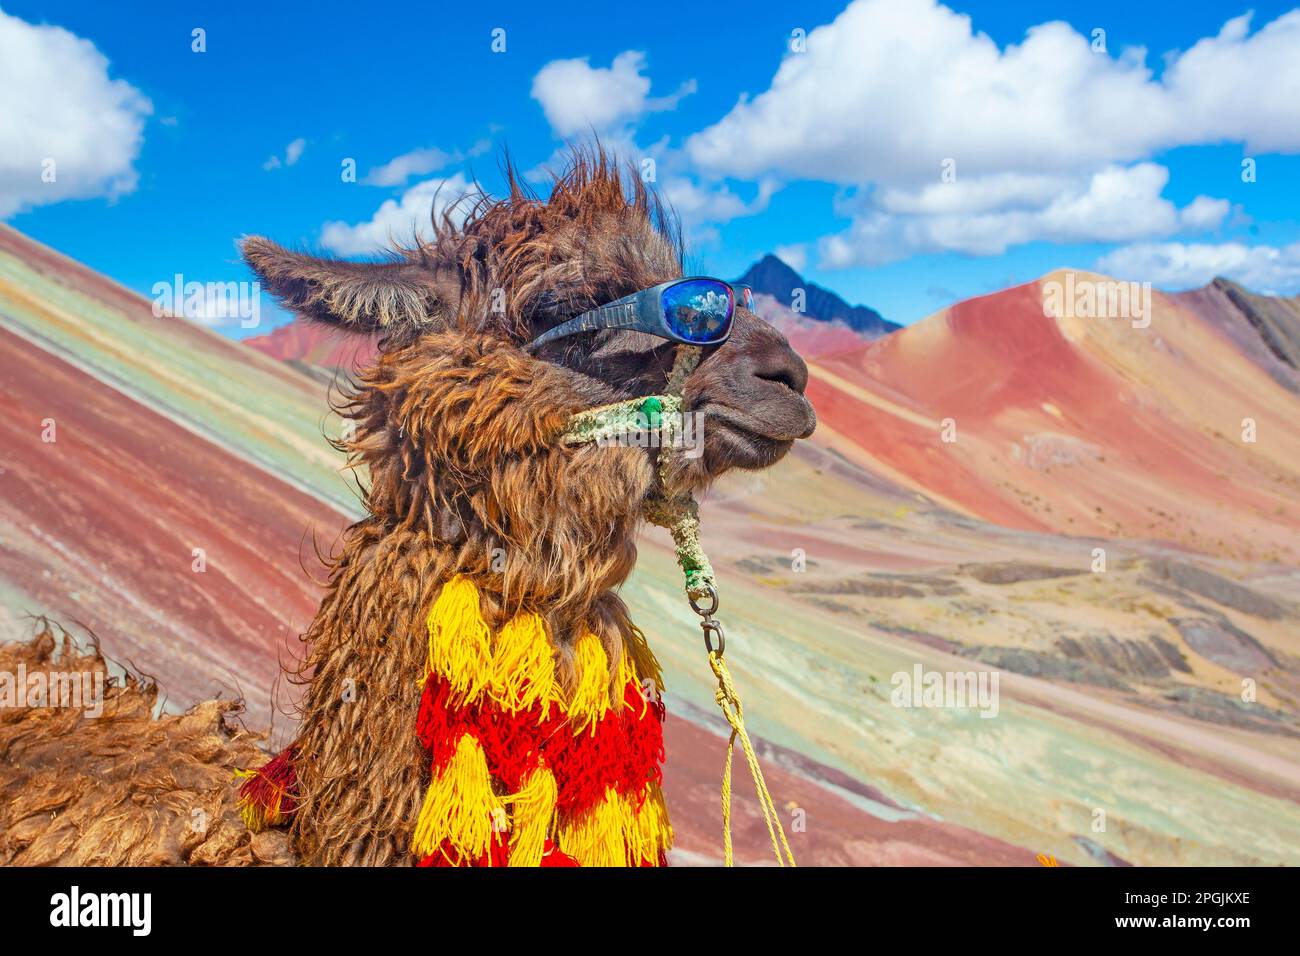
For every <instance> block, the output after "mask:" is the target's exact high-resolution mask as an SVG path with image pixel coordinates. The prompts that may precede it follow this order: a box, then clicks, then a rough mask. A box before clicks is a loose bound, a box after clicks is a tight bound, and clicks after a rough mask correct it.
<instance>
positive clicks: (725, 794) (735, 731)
mask: <svg viewBox="0 0 1300 956" xmlns="http://www.w3.org/2000/svg"><path fill="white" fill-rule="evenodd" d="M709 667H711V668H712V669H713V676H714V677H716V678H717V679H718V691H717V693H716V694H715V695H714V699H715V700H717V702H718V708H719V709H720V710H721V711H722V716H723V717H725V718H726V719H727V723H728V724H730V725H731V739H730V740H728V741H727V763H726V767H725V768H724V769H723V771H722V853H723V859H724V860H725V861H726V864H727V866H735V861H734V859H733V857H732V849H731V755H732V753H733V752H734V751H735V748H736V740H737V739H739V740H740V746H741V749H742V750H744V751H745V762H746V763H748V764H749V772H750V775H751V776H753V778H754V789H755V790H756V791H757V792H758V805H759V808H760V809H761V810H762V811H763V822H764V823H766V824H767V835H768V837H769V839H771V841H772V852H773V853H774V854H776V865H777V866H785V865H786V863H787V861H789V865H790V866H796V865H797V864H796V863H795V862H794V854H793V853H791V852H790V844H789V843H787V842H786V839H785V828H784V827H782V826H781V818H780V817H779V816H778V815H777V811H776V804H775V803H774V802H773V800H772V794H771V793H769V792H768V789H767V782H766V781H765V780H764V779H763V768H762V767H761V766H759V763H758V755H757V754H756V753H754V745H753V744H752V743H750V741H749V734H748V733H747V732H746V731H745V709H744V707H743V706H741V703H740V695H739V694H737V693H736V685H735V684H734V683H732V680H731V672H730V671H729V670H727V665H726V663H725V662H724V661H723V659H722V655H721V654H719V653H718V652H717V651H711V652H710V653H709ZM778 837H779V838H780V843H779V844H778V843H777V839H778ZM783 853H784V855H783Z"/></svg>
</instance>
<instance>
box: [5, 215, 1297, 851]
mask: <svg viewBox="0 0 1300 956" xmlns="http://www.w3.org/2000/svg"><path fill="white" fill-rule="evenodd" d="M1079 275H1082V274H1079ZM1062 277H1063V275H1062V274H1054V275H1053V276H1046V277H1044V279H1043V280H1042V281H1041V282H1039V283H1031V284H1029V285H1028V286H1023V287H1018V288H1015V289H1008V290H1004V291H1003V292H1000V293H997V294H995V295H993V296H988V297H984V298H982V299H975V300H971V301H969V302H965V303H960V304H958V305H957V306H955V307H953V308H951V309H948V310H945V311H944V312H941V313H938V314H936V315H934V316H931V317H929V318H928V319H925V320H923V321H922V322H919V323H917V324H916V325H914V326H910V327H908V328H907V329H904V330H900V331H898V332H895V333H893V334H891V335H888V336H886V337H884V338H882V339H880V340H878V341H875V342H870V343H868V342H865V341H863V340H862V339H861V337H860V336H858V335H857V333H854V332H852V331H851V330H849V329H847V327H846V326H842V325H838V324H834V323H833V324H832V325H833V326H834V327H835V328H838V329H840V330H842V331H843V333H844V334H846V335H849V336H852V337H853V342H852V343H851V346H852V347H851V348H849V349H848V350H847V351H840V352H838V353H836V352H835V350H833V349H832V350H829V351H827V352H825V353H822V354H820V355H814V356H813V357H812V358H811V361H810V375H811V382H810V386H809V389H810V394H811V396H812V398H813V401H814V403H815V404H816V405H817V408H818V414H819V417H820V419H821V424H820V426H819V429H818V433H817V435H816V436H814V438H813V439H812V440H811V441H809V442H802V443H799V444H798V445H797V446H796V447H795V449H794V450H793V452H792V453H791V454H790V456H789V457H788V458H787V459H786V460H785V461H783V462H782V463H781V464H780V465H778V466H777V467H776V468H773V469H772V470H770V471H768V472H765V473H763V474H762V475H750V474H737V475H733V476H730V477H729V478H728V479H726V480H724V481H722V482H719V483H718V485H717V486H716V487H715V488H713V489H712V490H711V491H710V493H709V495H708V497H707V499H706V500H705V501H703V502H702V532H701V533H702V539H703V543H704V546H705V547H706V548H707V550H708V552H709V555H710V557H711V559H712V561H713V564H714V566H715V568H716V569H717V572H718V578H719V582H720V590H721V604H722V606H721V611H720V616H721V617H722V618H723V619H724V620H725V622H726V627H727V635H728V638H729V640H728V656H727V660H728V663H729V665H730V668H731V670H732V672H733V675H734V677H735V681H736V685H737V687H738V688H739V689H740V692H741V693H742V695H743V696H744V700H745V704H746V708H745V716H746V722H747V724H748V726H749V729H750V732H751V734H752V735H753V737H754V740H755V745H756V747H757V749H758V751H759V754H760V757H761V759H762V760H763V762H764V766H765V772H766V773H767V775H768V783H769V785H770V788H771V790H772V793H773V796H774V798H775V800H776V803H777V805H778V807H780V808H781V810H782V812H786V813H789V814H790V816H789V817H788V819H789V820H791V821H792V822H793V821H795V820H796V819H797V820H799V821H802V822H803V823H805V824H806V825H805V826H802V827H793V828H792V830H793V832H792V833H791V843H792V846H793V848H794V852H795V853H796V855H797V856H798V858H799V861H800V862H801V863H805V864H818V863H822V864H884V865H900V864H901V865H963V866H965V865H1005V864H1013V863H1020V864H1026V865H1031V866H1032V865H1036V864H1035V855H1036V854H1038V853H1050V854H1052V855H1054V856H1055V857H1056V858H1057V859H1058V860H1060V861H1062V862H1063V863H1074V864H1080V865H1113V864H1116V863H1122V862H1129V863H1134V864H1138V865H1144V866H1154V865H1172V864H1182V865H1251V864H1270V865H1276V864H1288V865H1296V864H1300V760H1298V759H1297V757H1296V741H1297V740H1300V561H1298V560H1297V559H1296V557H1295V554H1294V548H1295V542H1296V540H1297V538H1298V536H1297V535H1296V526H1295V525H1296V516H1297V514H1300V482H1298V481H1297V476H1296V470H1297V467H1298V463H1300V448H1298V447H1297V444H1296V429H1297V427H1300V426H1297V425H1296V424H1293V423H1300V398H1297V396H1298V395H1300V384H1298V383H1297V380H1296V373H1295V369H1294V367H1293V366H1291V365H1289V364H1288V361H1287V356H1288V354H1289V353H1288V351H1287V348H1288V346H1287V342H1288V341H1291V340H1292V333H1293V331H1294V328H1295V327H1294V325H1293V324H1292V320H1291V318H1289V316H1292V315H1294V314H1295V313H1296V308H1295V306H1296V303H1295V301H1294V300H1283V299H1270V298H1268V297H1262V296H1254V295H1253V294H1251V293H1249V292H1247V291H1246V290H1241V289H1238V288H1237V287H1231V286H1228V285H1222V284H1219V283H1216V284H1214V285H1212V286H1207V287H1206V289H1203V290H1198V291H1197V292H1196V293H1185V294H1181V295H1177V296H1167V295H1162V294H1159V293H1156V294H1155V296H1154V303H1153V309H1152V321H1151V323H1150V325H1149V327H1147V328H1144V329H1135V328H1133V327H1132V325H1131V324H1130V323H1121V322H1117V321H1111V320H1082V319H1074V318H1049V317H1048V316H1046V315H1045V314H1044V309H1043V291H1044V286H1045V285H1046V284H1047V283H1049V282H1054V281H1059V280H1061V279H1062ZM1095 278H1096V280H1097V281H1100V277H1095ZM1234 289H1236V294H1235V295H1234V294H1233V290H1234ZM1238 298H1242V301H1245V302H1247V303H1249V305H1250V308H1249V309H1244V308H1243V307H1242V306H1240V305H1238V304H1237V303H1236V300H1237V299H1238ZM1252 310H1253V311H1252ZM802 320H803V321H805V322H808V323H814V322H816V321H817V320H812V319H808V318H807V317H806V316H805V317H803V318H802ZM818 324H819V325H822V323H818ZM280 341H282V342H283V341H286V339H285V338H283V337H282V338H281V339H280ZM302 344H303V343H301V342H300V343H298V345H299V346H301V345H302ZM305 354H315V353H310V352H308V353H305ZM0 355H3V361H0V631H4V632H5V633H6V634H8V635H21V634H30V632H31V628H30V625H29V622H28V621H26V620H25V618H24V615H27V614H29V613H46V614H49V615H51V616H52V617H54V618H55V619H56V620H58V621H60V622H62V623H64V624H66V625H68V626H69V627H71V628H72V629H73V630H74V631H76V632H78V633H81V628H83V627H84V628H89V629H91V630H93V631H94V632H95V633H96V634H97V635H98V636H99V638H100V640H101V642H102V645H103V648H104V651H105V653H106V654H107V655H108V656H109V657H110V658H112V659H115V660H117V661H123V662H130V663H131V664H132V665H133V666H135V667H137V668H138V669H139V670H141V671H143V672H145V673H148V674H151V675H153V676H155V677H156V678H157V679H158V680H159V682H160V683H161V685H162V687H163V689H164V691H165V693H166V694H167V698H168V707H169V708H170V709H173V710H181V709H184V708H185V707H186V706H188V705H189V704H190V703H191V702H192V701H194V700H196V699H199V698H201V697H206V696H209V695H211V694H213V693H215V692H218V691H222V690H224V692H225V693H226V694H227V695H234V694H242V695H243V696H244V698H245V699H246V700H247V702H248V706H249V716H248V723H249V725H250V727H262V726H265V725H266V723H267V722H268V721H269V720H270V718H271V714H272V709H271V702H272V699H273V693H274V690H275V688H276V686H277V683H276V682H277V679H278V675H279V672H280V661H281V660H282V659H283V660H293V659H295V657H296V655H297V654H300V653H301V647H300V645H298V643H297V641H296V640H295V638H296V637H297V635H298V634H299V633H300V632H301V630H302V629H303V628H304V627H305V625H306V623H307V622H308V621H309V620H310V618H311V615H312V613H313V612H314V610H315V606H316V602H317V601H318V599H319V594H320V591H319V587H318V586H317V584H316V583H315V582H314V580H313V578H319V576H320V574H321V573H322V569H321V567H320V565H319V564H318V563H316V561H315V558H314V551H313V545H315V546H318V547H319V548H320V550H321V552H322V553H328V552H329V551H330V549H331V547H332V545H333V544H334V543H335V541H336V539H337V535H338V534H339V533H340V532H341V530H342V528H343V527H344V526H346V525H347V523H348V522H349V521H350V520H352V518H353V516H354V515H355V514H356V512H357V504H356V500H355V495H354V493H353V492H352V491H351V490H350V487H349V483H348V480H347V479H346V478H345V475H344V474H341V473H340V470H341V467H342V464H343V463H342V461H341V459H340V457H339V456H338V455H337V454H336V453H335V452H334V451H332V450H331V449H330V447H329V445H328V444H327V443H326V442H325V436H326V435H334V434H337V432H338V429H339V423H338V422H337V420H336V419H335V418H334V417H333V415H332V414H331V413H330V412H329V409H328V405H327V386H326V384H325V383H324V382H321V381H320V380H319V379H316V378H313V377H311V376H310V375H307V374H303V372H302V371H300V370H298V369H297V368H295V367H293V366H292V365H290V364H288V363H286V362H285V361H281V360H278V359H273V358H271V357H269V356H267V355H265V354H262V353H260V352H259V351H258V350H257V349H254V348H249V347H247V346H245V345H244V344H241V343H238V342H231V341H229V340H226V339H223V338H221V337H220V336H218V335H216V334H214V333H212V332H211V331H209V330H207V329H203V328H200V327H198V326H195V325H192V324H189V323H187V322H184V321H182V320H176V319H167V318H161V319H160V318H156V317H154V316H153V315H152V312H151V309H150V303H149V302H148V301H147V300H145V299H143V298H141V297H139V296H137V295H135V294H134V293H132V292H130V291H129V290H126V289H124V288H122V287H121V286H118V285H117V284H115V283H113V282H111V281H109V280H107V279H105V278H104V277H102V276H99V275H97V274H96V273H94V272H93V271H91V270H89V269H86V268H85V267H84V266H81V265H79V264H77V263H75V262H72V261H71V260H69V259H67V258H65V257H63V256H60V255H59V254H58V253H55V252H54V251H52V250H50V249H48V248H46V247H44V246H41V245H40V244H38V243H35V242H33V241H31V240H30V239H27V238H26V237H23V236H21V235H20V234H19V233H16V232H14V231H13V230H10V229H7V228H4V227H0ZM1246 417H1249V418H1251V419H1253V421H1254V427H1255V434H1254V437H1255V438H1256V441H1254V442H1244V441H1236V440H1234V439H1235V438H1236V436H1241V435H1242V428H1241V420H1242V419H1243V418H1246ZM944 419H951V420H952V422H953V427H954V429H955V431H953V432H952V435H953V437H954V438H955V440H954V441H950V442H946V441H944V440H943V438H944V435H945V424H944ZM46 420H50V421H52V423H53V425H54V426H55V428H56V430H57V438H56V440H55V441H53V442H49V441H44V440H42V439H43V433H45V432H47V430H48V427H49V426H48V424H47V423H46ZM51 437H53V436H51ZM358 477H360V478H361V479H362V480H364V476H358ZM1098 508H1100V511H1098ZM639 546H640V549H639V558H638V563H637V568H636V571H635V573H634V574H633V575H632V577H631V578H630V579H629V581H628V582H627V583H626V584H625V585H624V587H623V588H622V589H621V596H622V598H623V600H625V601H626V602H627V604H628V605H629V607H630V608H631V611H632V614H633V617H634V619H635V620H636V621H637V622H638V623H639V624H640V625H641V626H642V627H643V628H644V630H645V632H646V634H647V637H648V639H649V641H650V642H651V644H652V646H653V647H654V649H655V651H656V653H657V654H658V656H659V657H660V660H661V661H662V662H663V665H664V670H665V675H666V682H667V695H668V709H669V715H670V716H669V721H668V724H667V751H668V763H667V768H666V774H665V777H666V782H665V789H666V792H667V795H668V801H669V806H670V809H671V811H672V813H673V823H674V827H675V829H676V832H677V846H676V848H675V849H674V851H673V856H672V862H673V863H674V864H689V863H712V862H717V860H718V858H719V853H720V848H719V844H720V838H719V834H718V812H719V811H718V803H717V800H718V789H717V788H718V783H719V776H720V771H721V762H722V754H723V752H724V748H725V744H726V737H725V736H724V733H725V731H726V726H725V724H723V723H722V722H721V720H720V719H719V718H718V717H717V716H715V715H716V704H715V701H714V692H715V690H716V686H715V685H714V682H713V678H712V675H711V674H710V672H709V669H708V666H707V663H706V662H705V660H704V658H703V655H702V651H701V645H700V641H699V633H700V632H699V629H698V623H697V622H696V621H695V618H694V615H692V614H691V613H690V611H689V609H688V608H687V607H686V606H685V605H684V603H683V601H682V595H681V576H680V572H679V571H678V570H677V567H676V564H675V561H674V557H673V552H672V547H671V541H670V540H669V538H668V536H667V535H666V534H664V533H663V532H662V531H660V530H658V529H647V530H646V531H645V532H644V534H643V536H642V538H641V540H640V542H639ZM196 548H197V549H200V550H201V552H202V555H203V558H204V562H203V564H202V566H203V568H204V570H202V571H199V570H197V568H198V567H199V566H200V565H198V564H196V561H197V560H198V557H197V556H196V554H195V550H194V549H196ZM1097 549H1102V551H1103V558H1104V565H1103V566H1099V565H1098V563H1097V562H1098V560H1099V559H1098V557H1097ZM918 669H919V671H918ZM918 672H919V673H921V674H923V675H926V676H929V675H935V674H937V675H940V676H941V677H943V676H945V675H946V678H947V679H948V680H949V681H951V680H952V679H953V678H961V679H966V678H967V677H969V678H970V679H972V680H973V679H976V678H978V677H979V675H984V678H986V679H994V678H996V679H997V683H996V684H994V687H995V689H996V693H995V694H993V695H992V697H991V698H990V699H988V700H986V701H985V702H984V704H983V705H981V707H978V708H977V707H972V706H970V704H969V703H968V704H967V705H965V706H961V705H958V704H957V703H954V702H946V703H948V704H949V705H948V706H938V707H935V706H928V705H926V704H925V702H924V701H922V702H921V706H915V703H916V701H915V699H914V698H913V697H911V696H909V695H901V696H900V695H899V693H898V690H899V687H900V681H903V682H906V681H908V680H911V679H912V675H913V674H916V673H918ZM279 686H280V690H281V692H282V695H283V696H282V697H281V698H280V705H281V711H280V712H279V713H277V715H276V716H277V719H276V732H277V737H278V738H280V739H283V738H284V737H285V736H286V735H287V734H289V733H291V731H292V722H293V718H292V716H289V715H286V714H285V713H284V711H286V710H287V711H289V712H290V714H291V705H292V693H291V691H292V689H291V688H287V687H285V686H284V684H283V682H281V684H280V685H279ZM1244 687H1249V689H1250V693H1249V694H1244V693H1243V688H1244ZM2 762H3V760H2V755H0V763H2ZM735 772H736V773H742V771H740V770H737V771H735ZM1099 810H1101V811H1103V812H1104V820H1102V821H1101V822H1102V823H1103V825H1102V826H1100V827H1099V826H1098V822H1099V818H1098V811H1099ZM734 811H735V815H736V818H735V825H736V852H737V858H738V860H740V861H741V862H763V861H764V860H765V859H767V854H768V853H770V851H769V850H768V849H767V847H766V844H767V840H768V837H767V832H766V829H765V826H764V824H763V821H762V818H761V816H760V815H759V813H758V810H757V805H756V803H755V801H754V799H753V795H752V791H751V790H749V789H748V785H747V784H746V783H745V782H744V781H743V779H742V780H739V781H738V783H737V789H736V794H735V800H734ZM800 811H802V812H800Z"/></svg>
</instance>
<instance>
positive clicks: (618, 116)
mask: <svg viewBox="0 0 1300 956" xmlns="http://www.w3.org/2000/svg"><path fill="white" fill-rule="evenodd" d="M644 69H645V54H644V53H640V52H638V51H636V50H628V51H626V52H624V53H620V54H619V55H618V56H616V57H614V61H613V63H611V64H610V65H609V66H608V67H594V66H592V65H591V61H590V58H588V57H581V58H579V59H573V60H552V61H551V62H550V63H547V64H546V65H545V66H544V67H542V68H541V70H539V71H538V73H537V75H536V76H535V77H533V88H532V96H533V99H535V100H537V102H538V103H540V104H541V106H542V112H544V113H545V114H546V120H547V122H549V123H550V124H551V129H552V130H554V132H555V134H556V135H557V136H574V135H579V134H583V133H587V132H589V131H590V130H593V129H594V130H596V131H597V132H604V131H608V130H613V129H616V128H618V127H619V126H622V125H626V124H628V123H631V122H635V121H636V120H637V119H639V118H640V117H641V116H643V115H644V114H646V113H652V112H657V111H660V110H669V109H672V108H673V107H675V106H676V105H677V102H678V100H680V99H681V98H682V97H684V96H687V95H689V94H691V93H693V92H695V81H694V80H690V81H688V82H686V83H685V84H683V85H682V87H681V88H680V89H679V90H678V91H677V92H676V93H673V94H672V95H671V96H663V97H658V98H654V97H651V96H650V78H649V77H648V76H646V75H644V73H643V71H644Z"/></svg>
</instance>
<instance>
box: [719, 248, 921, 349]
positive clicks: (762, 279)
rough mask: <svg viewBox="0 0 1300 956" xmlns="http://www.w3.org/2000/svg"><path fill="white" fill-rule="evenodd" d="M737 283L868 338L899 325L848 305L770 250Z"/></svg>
mask: <svg viewBox="0 0 1300 956" xmlns="http://www.w3.org/2000/svg"><path fill="white" fill-rule="evenodd" d="M737 281H738V282H743V283H745V284H746V285H749V286H750V287H751V288H753V290H754V292H755V293H759V294H763V295H770V296H771V297H772V298H774V299H775V300H776V301H777V302H778V303H779V304H780V305H782V306H783V307H785V308H787V309H794V310H795V311H796V312H798V311H802V312H803V313H804V314H805V315H807V316H808V317H809V318H811V319H817V320H818V321H821V322H834V321H836V320H838V321H840V322H843V323H844V324H845V325H847V326H848V327H849V328H851V329H853V331H855V332H858V333H859V334H861V335H865V336H868V337H869V338H879V337H880V336H882V335H888V334H889V333H890V332H892V331H894V330H895V329H897V328H900V326H898V325H896V324H894V323H893V322H890V321H888V320H886V319H884V318H882V317H881V315H880V313H879V312H877V311H876V310H875V309H871V308H868V307H867V306H865V305H849V304H848V303H847V302H845V301H844V300H843V299H841V298H840V297H839V296H838V295H836V294H835V293H834V292H831V291H830V290H829V289H823V288H822V287H821V286H819V285H817V284H816V283H813V282H805V281H804V279H803V277H802V276H801V275H799V273H798V272H796V271H795V270H794V269H792V268H791V267H790V266H789V265H788V264H787V263H786V262H784V261H782V260H781V259H780V258H778V257H777V256H774V255H773V254H772V253H770V252H769V253H768V254H767V255H765V256H763V258H761V259H759V260H758V261H757V262H756V263H754V264H753V265H752V266H750V267H749V271H747V272H746V273H745V274H744V275H743V276H741V277H740V278H739V279H738V280H737ZM798 289H802V290H803V302H802V306H803V308H802V310H800V309H798V308H796V306H798V305H800V303H799V302H797V301H796V295H795V293H796V290H798Z"/></svg>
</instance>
